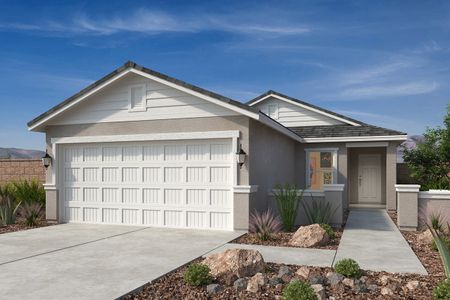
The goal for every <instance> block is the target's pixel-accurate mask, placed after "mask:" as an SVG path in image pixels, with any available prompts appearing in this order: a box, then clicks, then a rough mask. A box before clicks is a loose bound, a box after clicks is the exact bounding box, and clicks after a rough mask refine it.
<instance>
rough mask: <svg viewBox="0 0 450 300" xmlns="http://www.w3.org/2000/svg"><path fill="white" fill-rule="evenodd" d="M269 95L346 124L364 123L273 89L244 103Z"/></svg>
mask: <svg viewBox="0 0 450 300" xmlns="http://www.w3.org/2000/svg"><path fill="white" fill-rule="evenodd" d="M270 97H274V98H277V99H280V100H283V101H286V102H289V103H292V104H294V105H297V106H300V107H303V108H305V109H308V110H311V111H314V112H316V113H319V114H322V115H326V116H328V117H330V118H333V119H336V120H339V121H341V122H344V123H347V124H350V125H353V126H360V125H363V124H364V123H363V122H361V121H358V120H355V119H352V118H349V117H347V116H343V115H341V114H338V113H335V112H333V111H331V110H327V109H324V108H322V107H319V106H316V105H313V104H311V103H307V102H304V101H302V100H299V99H296V98H293V97H290V96H286V95H284V94H282V93H279V92H276V91H273V90H269V91H267V92H265V93H264V94H262V95H259V96H258V97H256V98H254V99H252V100H250V101H248V102H247V103H246V104H247V105H249V106H253V105H255V104H257V103H259V102H261V101H264V100H266V99H268V98H270Z"/></svg>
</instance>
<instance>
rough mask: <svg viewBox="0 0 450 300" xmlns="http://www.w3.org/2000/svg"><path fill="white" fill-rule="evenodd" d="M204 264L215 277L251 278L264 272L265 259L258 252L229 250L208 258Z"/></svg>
mask: <svg viewBox="0 0 450 300" xmlns="http://www.w3.org/2000/svg"><path fill="white" fill-rule="evenodd" d="M203 264H205V265H207V266H208V267H209V269H210V270H211V271H210V273H211V275H212V276H214V277H221V276H229V275H230V274H235V275H236V276H237V277H239V278H242V277H250V276H253V275H255V274H256V273H259V272H263V271H264V266H265V265H264V259H263V257H262V255H261V253H259V252H258V251H256V250H245V249H228V250H225V251H223V252H220V253H216V254H213V255H211V256H209V257H207V258H206V259H205V260H204V261H203Z"/></svg>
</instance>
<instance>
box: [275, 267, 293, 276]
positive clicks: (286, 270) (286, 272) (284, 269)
mask: <svg viewBox="0 0 450 300" xmlns="http://www.w3.org/2000/svg"><path fill="white" fill-rule="evenodd" d="M291 274H292V271H291V269H290V268H289V267H288V266H284V265H283V266H281V267H280V270H279V271H278V277H280V278H282V277H283V276H284V275H291Z"/></svg>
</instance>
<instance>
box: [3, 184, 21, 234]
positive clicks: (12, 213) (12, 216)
mask: <svg viewBox="0 0 450 300" xmlns="http://www.w3.org/2000/svg"><path fill="white" fill-rule="evenodd" d="M13 190H14V189H13V188H12V186H11V185H9V184H7V185H4V186H0V222H1V224H2V225H4V226H5V225H10V224H14V222H15V221H16V215H17V210H18V209H19V207H20V204H21V202H20V201H19V202H17V201H16V199H15V197H14V192H13Z"/></svg>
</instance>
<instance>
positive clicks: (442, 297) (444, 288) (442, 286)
mask: <svg viewBox="0 0 450 300" xmlns="http://www.w3.org/2000/svg"><path fill="white" fill-rule="evenodd" d="M433 298H434V299H435V300H448V299H450V278H447V279H446V280H444V281H442V282H440V283H439V284H438V285H437V286H436V287H435V288H434V290H433Z"/></svg>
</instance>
